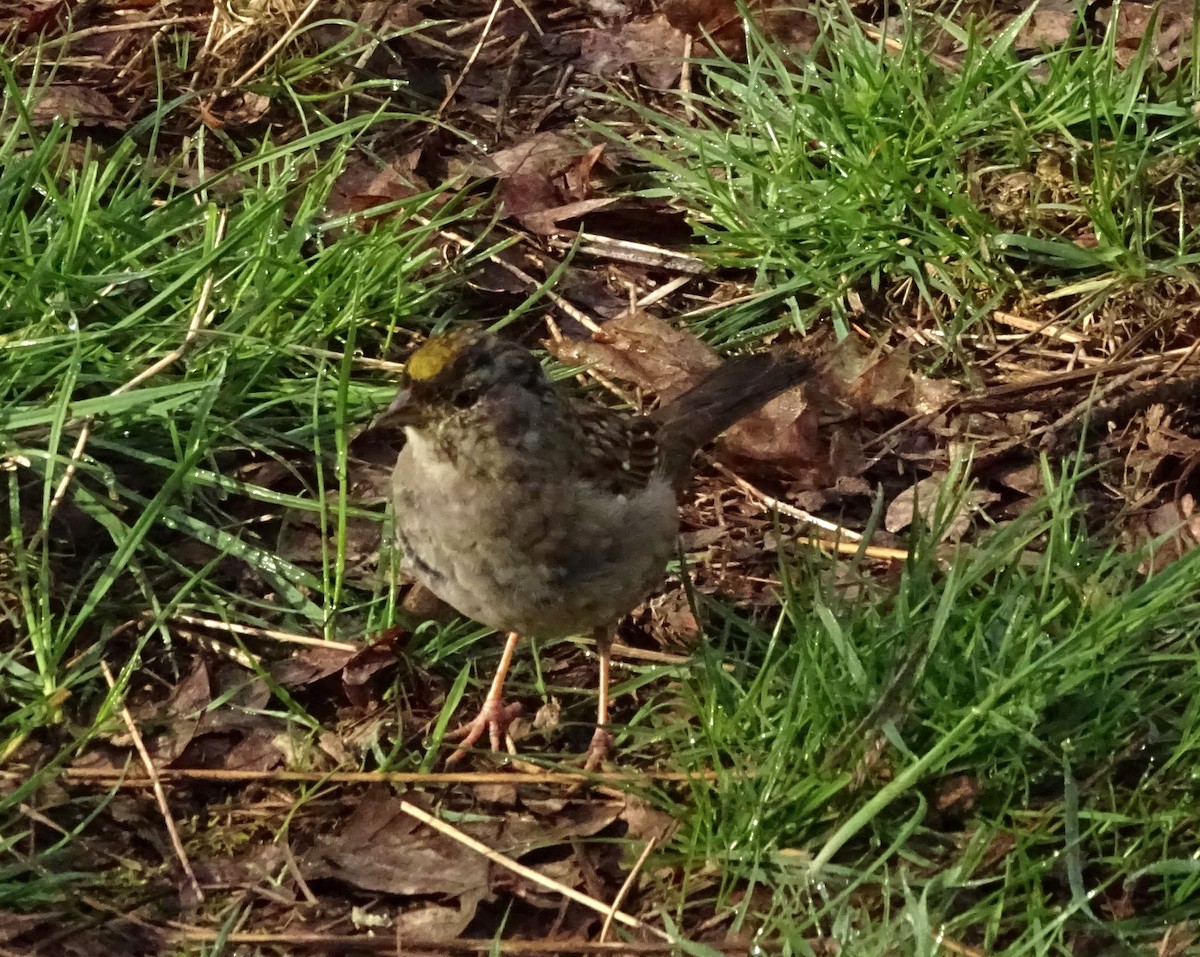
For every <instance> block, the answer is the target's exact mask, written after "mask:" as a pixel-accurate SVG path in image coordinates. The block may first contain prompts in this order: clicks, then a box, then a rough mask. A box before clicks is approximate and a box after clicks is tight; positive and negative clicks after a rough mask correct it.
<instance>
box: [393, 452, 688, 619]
mask: <svg viewBox="0 0 1200 957" xmlns="http://www.w3.org/2000/svg"><path fill="white" fill-rule="evenodd" d="M402 454H403V453H402ZM395 492H396V495H395V500H396V514H395V522H396V539H397V544H398V545H399V547H400V548H401V550H402V551H403V552H404V566H405V568H406V570H407V571H409V572H410V573H411V574H412V575H413V576H414V577H415V578H416V579H417V580H418V581H420V582H421V583H422V584H423V585H425V586H426V587H427V588H429V589H430V590H431V591H432V592H433V593H434V594H436V595H437V596H438V597H439V598H441V599H442V600H443V601H445V602H447V603H448V604H449V605H451V606H452V607H454V608H455V609H456V610H457V611H458V612H460V613H461V614H463V615H465V616H467V617H469V618H473V619H475V620H476V621H479V622H481V623H482V624H485V625H489V626H490V627H492V628H496V629H499V630H503V631H516V632H520V633H521V634H524V635H533V636H538V637H546V638H558V637H565V636H568V635H573V634H581V633H585V632H588V631H590V630H592V629H593V628H597V627H610V626H612V625H615V624H616V622H617V621H618V620H619V619H620V618H621V617H622V616H623V615H625V614H626V613H627V612H629V611H630V610H631V609H632V608H633V607H634V606H635V605H636V604H638V602H640V601H641V600H642V599H643V598H645V597H646V595H647V594H648V593H649V592H650V591H651V590H652V589H653V588H654V587H655V586H656V585H657V584H658V583H659V582H660V581H661V579H662V576H663V571H664V568H665V565H666V563H667V561H668V559H669V558H670V555H671V552H672V550H673V549H674V546H675V538H676V534H677V532H678V512H677V508H676V504H675V496H674V492H673V490H672V489H671V488H670V486H669V485H668V484H667V483H666V482H655V483H653V484H652V485H651V486H650V488H649V489H647V490H645V491H643V492H641V493H638V494H636V495H633V496H630V497H628V499H627V500H626V501H624V502H621V501H618V500H617V499H615V498H614V497H613V496H612V495H611V493H607V492H605V491H601V490H598V489H594V488H589V487H580V486H576V485H571V484H570V483H562V484H560V485H557V486H555V485H553V484H547V485H543V486H540V487H535V488H531V487H530V486H529V485H528V484H527V483H521V484H520V485H513V484H507V485H506V484H496V485H493V486H491V487H490V488H489V492H488V495H487V499H488V501H487V503H486V504H485V503H484V501H483V500H482V497H481V496H476V497H474V498H468V497H464V496H462V495H460V494H459V493H458V490H457V489H456V488H454V487H453V486H452V485H451V484H450V483H446V482H440V481H414V479H413V478H412V476H411V475H410V476H408V477H407V480H406V481H401V479H400V469H398V470H397V476H396V479H395Z"/></svg>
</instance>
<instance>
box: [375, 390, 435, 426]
mask: <svg viewBox="0 0 1200 957" xmlns="http://www.w3.org/2000/svg"><path fill="white" fill-rule="evenodd" d="M379 420H380V421H381V422H386V423H388V424H389V425H400V426H409V425H418V426H419V425H424V424H425V416H424V415H423V414H422V410H421V409H420V408H419V407H418V406H417V404H416V403H414V402H413V400H412V389H411V388H409V387H408V386H405V387H403V388H402V389H401V390H400V391H399V392H397V393H396V398H394V399H392V404H391V405H389V406H388V407H387V410H386V411H385V412H384V413H383V415H381V416H380V417H379Z"/></svg>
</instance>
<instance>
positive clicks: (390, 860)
mask: <svg viewBox="0 0 1200 957" xmlns="http://www.w3.org/2000/svg"><path fill="white" fill-rule="evenodd" d="M400 804H401V802H400V799H399V798H397V797H393V796H392V795H391V794H389V793H388V791H387V790H386V789H385V788H372V789H370V790H369V791H368V792H367V793H366V794H365V795H364V796H363V797H362V799H361V800H358V801H356V802H354V803H353V806H352V808H351V809H350V813H349V815H348V816H347V817H346V818H345V821H344V824H343V825H342V826H341V827H340V828H339V830H338V831H337V833H335V834H332V835H330V836H329V837H328V838H327V839H326V840H324V841H322V842H321V844H319V845H318V846H317V847H316V848H314V849H313V850H312V851H311V852H310V853H309V854H308V855H307V856H306V857H305V859H304V861H303V862H302V870H303V871H304V874H305V877H306V878H307V879H310V880H311V879H313V878H334V879H337V880H340V881H343V882H344V883H347V884H350V885H352V886H354V887H359V888H362V889H363V890H368V891H374V892H377V893H385V894H399V895H408V896H422V897H427V896H429V895H436V896H443V897H450V898H457V899H459V900H460V901H461V902H462V908H461V909H462V910H463V911H467V910H470V911H471V912H472V913H473V911H474V907H475V905H476V904H477V903H478V902H479V901H480V900H481V899H482V898H483V897H484V896H485V895H486V894H487V893H488V892H489V889H490V888H489V874H490V870H491V864H490V863H489V862H488V860H487V858H485V857H482V856H480V855H479V854H477V853H476V852H475V851H472V850H471V849H470V848H467V847H464V846H463V845H462V844H460V843H458V842H457V841H453V840H451V839H450V838H449V837H446V836H445V835H443V834H441V833H439V832H437V831H434V830H433V829H431V828H428V827H426V826H425V825H423V824H420V823H419V822H418V821H416V820H415V819H414V818H412V817H410V816H409V815H408V814H406V813H404V811H403V810H402V809H401V806H400ZM462 829H463V830H464V831H466V832H467V833H469V834H470V835H471V836H472V837H474V838H476V839H477V840H481V841H484V842H485V843H490V842H491V840H494V838H495V836H496V834H498V833H499V831H500V824H499V823H498V822H494V821H483V822H480V821H472V822H470V823H468V824H465V825H463V826H462Z"/></svg>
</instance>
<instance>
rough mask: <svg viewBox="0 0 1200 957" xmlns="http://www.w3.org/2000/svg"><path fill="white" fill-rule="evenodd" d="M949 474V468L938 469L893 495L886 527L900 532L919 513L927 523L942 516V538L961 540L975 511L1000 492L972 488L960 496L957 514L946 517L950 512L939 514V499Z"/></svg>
mask: <svg viewBox="0 0 1200 957" xmlns="http://www.w3.org/2000/svg"><path fill="white" fill-rule="evenodd" d="M948 477H949V476H948V474H947V473H945V472H935V473H934V474H933V475H930V476H928V477H927V478H923V479H921V480H920V481H919V482H917V483H916V484H915V485H910V486H909V487H908V488H906V489H905V490H904V491H903V492H901V493H900V494H899V495H897V496H896V497H895V498H894V499H892V502H891V504H890V505H889V506H888V510H887V514H886V515H885V516H884V520H883V526H884V528H886V529H887V530H888V531H889V532H899V531H903V530H904V529H906V528H908V527H909V526H910V525H911V524H912V523H913V521H914V519H916V518H917V517H920V518H921V519H922V520H924V521H925V522H926V524H929V523H931V522H933V521H934V519H935V518H939V517H940V518H941V519H942V520H943V522H944V524H943V527H942V529H941V537H940V539H939V540H940V541H943V542H957V541H959V540H961V539H962V537H963V535H965V534H966V532H967V530H968V529H969V528H970V527H971V523H972V521H973V519H974V517H975V513H976V512H977V511H978V510H979V509H980V508H982V507H983V506H984V505H988V504H990V503H991V502H994V501H996V500H997V499H998V498H999V497H1000V496H999V495H998V494H996V493H995V492H989V491H988V490H986V489H979V488H973V489H970V490H969V491H967V492H966V493H964V494H961V495H959V496H958V500H957V502H956V508H955V511H954V514H953V515H952V516H949V521H946V518H947V516H945V515H939V514H938V508H939V507H940V506H941V505H942V504H943V503H941V502H940V501H939V499H940V498H941V493H942V487H943V486H944V485H945V484H946V480H947V478H948Z"/></svg>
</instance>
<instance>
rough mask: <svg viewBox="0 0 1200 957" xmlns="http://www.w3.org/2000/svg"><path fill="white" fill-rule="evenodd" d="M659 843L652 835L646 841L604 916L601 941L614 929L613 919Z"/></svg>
mask: <svg viewBox="0 0 1200 957" xmlns="http://www.w3.org/2000/svg"><path fill="white" fill-rule="evenodd" d="M657 843H658V839H657V838H654V837H651V838H650V840H648V841H647V842H646V846H645V847H643V848H642V853H641V854H639V855H638V859H637V860H636V861H635V862H634V865H633V870H631V871H630V872H629V876H628V877H626V878H625V882H624V883H623V884H622V885H621V889H620V890H619V891H617V896H616V897H614V898H613V902H612V906H611V907H610V908H609V909H608V914H607V915H605V918H604V926H603V927H601V928H600V943H604V941H605V940H606V939H607V938H608V932H609V931H610V930H611V929H612V923H613V920H614V919H615V918H616V916H617V914H619V913H620V910H621V904H623V903H624V902H625V895H626V894H628V893H629V889H630V888H631V887H632V886H633V882H634V881H635V880H636V879H637V876H638V874H639V873H641V870H642V865H643V864H645V863H646V858H648V857H649V856H650V852H651V851H653V850H654V846H655V845H656V844H657Z"/></svg>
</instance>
